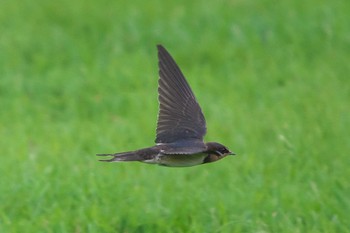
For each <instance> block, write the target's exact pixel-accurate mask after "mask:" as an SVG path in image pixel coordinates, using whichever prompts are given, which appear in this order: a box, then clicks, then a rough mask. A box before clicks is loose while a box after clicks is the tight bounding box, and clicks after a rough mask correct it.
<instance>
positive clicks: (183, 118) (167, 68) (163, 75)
mask: <svg viewBox="0 0 350 233" xmlns="http://www.w3.org/2000/svg"><path fill="white" fill-rule="evenodd" d="M157 47H158V59H159V81H158V84H159V86H158V94H159V95H158V99H159V106H160V107H159V113H158V123H157V137H156V143H171V142H176V141H179V140H184V139H185V140H186V139H199V140H203V137H204V135H205V133H206V124H205V118H204V115H203V113H202V110H201V108H200V106H199V104H198V102H197V100H196V97H195V96H194V94H193V92H192V90H191V88H190V86H189V85H188V83H187V81H186V79H185V77H184V76H183V74H182V72H181V70H180V68H179V67H178V66H177V65H176V63H175V61H174V59H173V58H172V57H171V56H170V54H169V53H168V52H167V51H166V50H165V48H164V47H163V46H161V45H158V46H157Z"/></svg>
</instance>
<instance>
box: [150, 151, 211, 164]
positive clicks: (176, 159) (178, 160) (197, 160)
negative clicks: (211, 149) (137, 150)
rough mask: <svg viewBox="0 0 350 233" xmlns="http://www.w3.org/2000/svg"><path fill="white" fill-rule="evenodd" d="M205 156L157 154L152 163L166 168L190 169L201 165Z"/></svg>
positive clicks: (200, 154) (201, 154)
mask: <svg viewBox="0 0 350 233" xmlns="http://www.w3.org/2000/svg"><path fill="white" fill-rule="evenodd" d="M206 156H207V154H204V153H197V154H158V156H156V158H155V160H154V161H153V163H157V164H159V165H162V166H168V167H190V166H195V165H199V164H202V163H203V161H204V159H205V157H206Z"/></svg>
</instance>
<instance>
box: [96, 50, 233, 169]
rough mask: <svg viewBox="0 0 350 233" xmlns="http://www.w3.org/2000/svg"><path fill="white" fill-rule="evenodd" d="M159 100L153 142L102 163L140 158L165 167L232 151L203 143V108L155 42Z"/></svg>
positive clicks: (212, 158)
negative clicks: (149, 145) (150, 145)
mask: <svg viewBox="0 0 350 233" xmlns="http://www.w3.org/2000/svg"><path fill="white" fill-rule="evenodd" d="M157 47H158V58H159V87H158V93H159V96H158V97H159V103H160V111H159V114H158V124H157V137H156V141H155V142H156V145H155V146H152V147H148V148H144V149H139V150H135V151H130V152H122V153H115V154H98V155H99V156H113V158H111V159H107V160H101V161H105V162H122V161H139V162H144V163H149V164H158V165H162V166H168V167H189V166H195V165H200V164H204V163H210V162H215V161H217V160H220V159H222V158H224V157H226V156H227V155H230V154H234V153H232V152H231V151H230V150H228V149H227V148H226V147H225V146H224V145H221V144H220V143H217V142H208V143H204V141H203V137H204V135H205V134H206V123H205V118H204V115H203V113H202V110H201V108H200V106H199V104H198V102H197V100H196V98H195V96H194V94H193V92H192V90H191V88H190V86H189V85H188V83H187V81H186V79H185V77H184V76H183V74H182V72H181V70H180V69H179V67H178V66H177V65H176V63H175V61H174V60H173V58H172V57H171V56H170V54H169V53H168V52H167V51H166V50H165V48H163V47H162V46H161V45H158V46H157Z"/></svg>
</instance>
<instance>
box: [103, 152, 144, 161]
mask: <svg viewBox="0 0 350 233" xmlns="http://www.w3.org/2000/svg"><path fill="white" fill-rule="evenodd" d="M135 152H136V151H129V152H122V153H116V154H97V156H113V158H111V159H101V160H99V161H102V162H123V161H140V160H142V158H141V157H140V156H139V155H137V154H136V153H135Z"/></svg>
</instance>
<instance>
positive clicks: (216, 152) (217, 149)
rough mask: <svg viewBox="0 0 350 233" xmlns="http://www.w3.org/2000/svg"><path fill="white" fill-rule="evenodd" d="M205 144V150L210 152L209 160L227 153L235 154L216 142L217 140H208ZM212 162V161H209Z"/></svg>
mask: <svg viewBox="0 0 350 233" xmlns="http://www.w3.org/2000/svg"><path fill="white" fill-rule="evenodd" d="M206 145H207V151H208V152H209V154H210V157H211V160H215V161H216V160H219V159H222V158H224V157H226V156H227V155H235V153H233V152H231V151H230V150H229V149H228V148H227V147H226V146H224V145H222V144H220V143H217V142H208V143H206ZM210 162H214V161H210Z"/></svg>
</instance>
